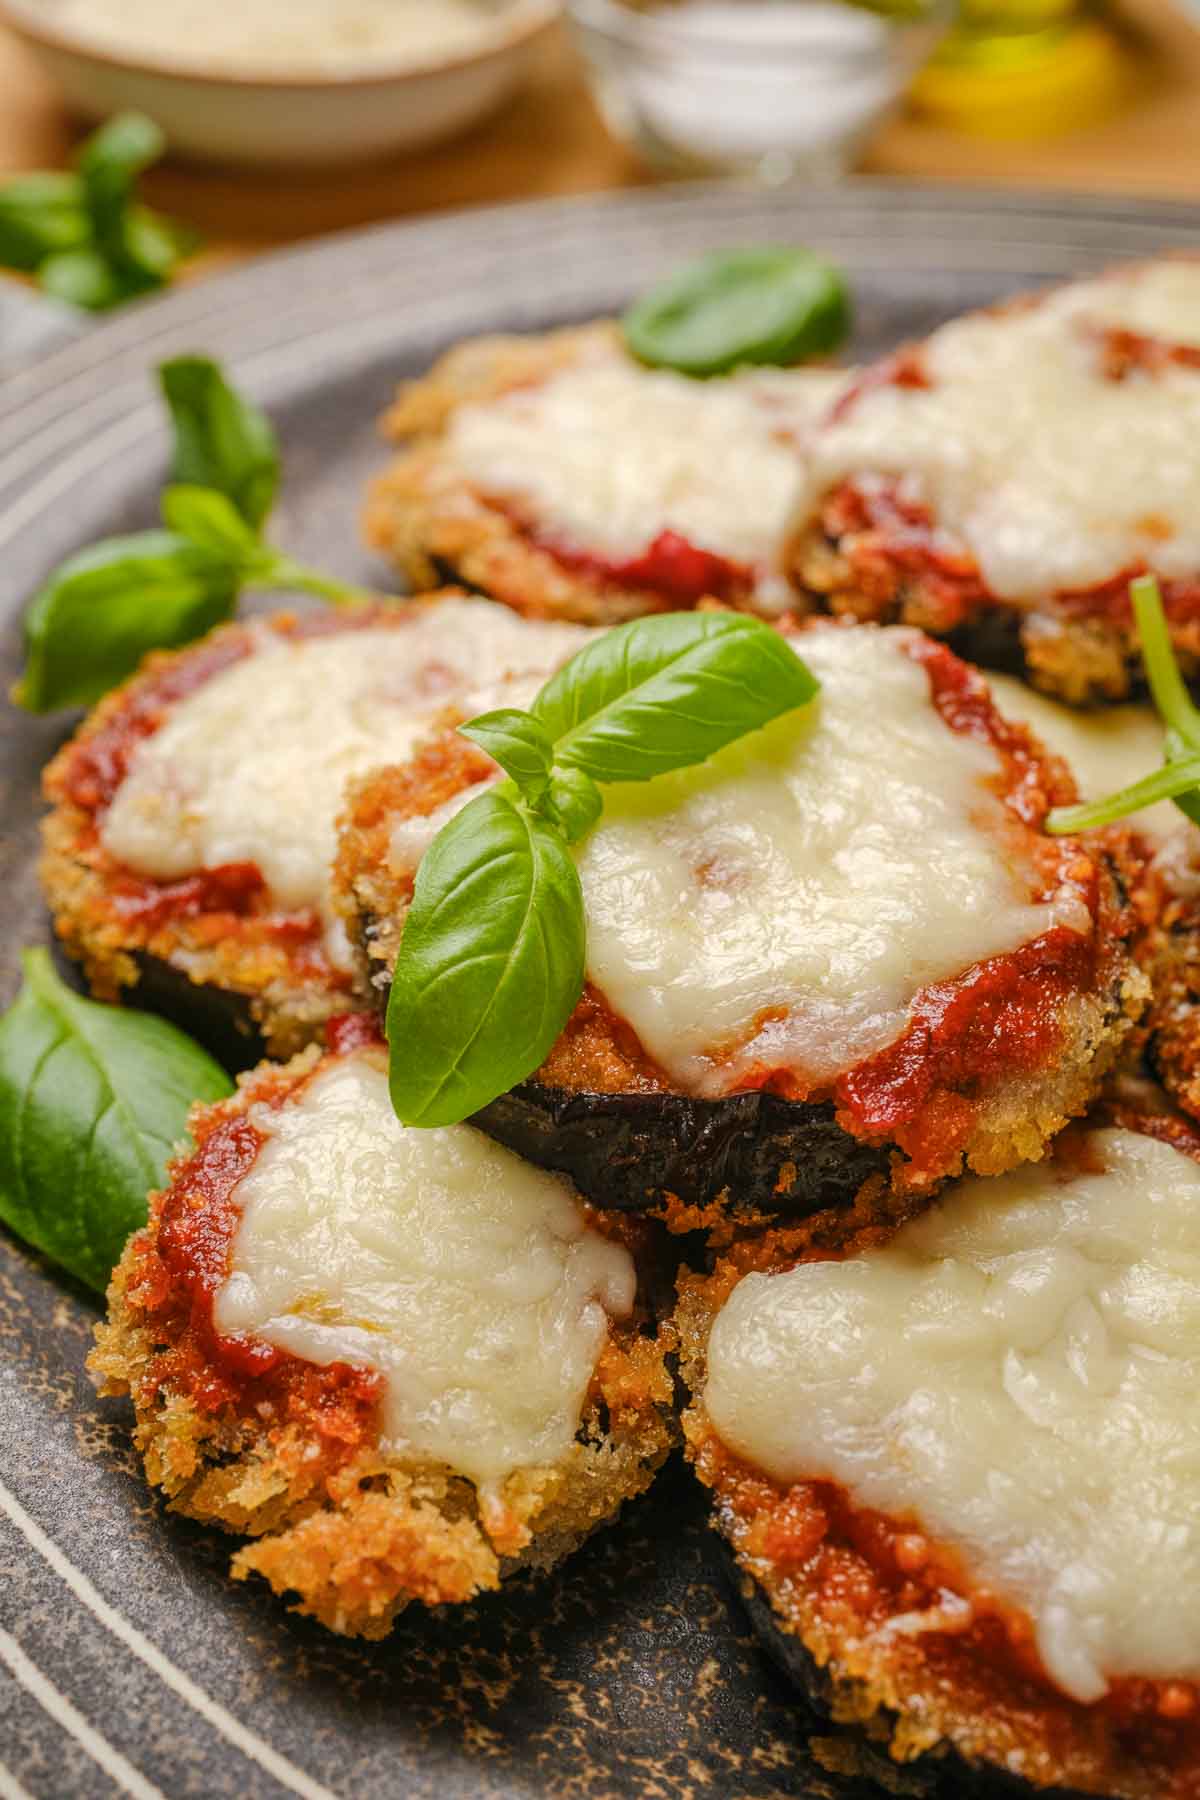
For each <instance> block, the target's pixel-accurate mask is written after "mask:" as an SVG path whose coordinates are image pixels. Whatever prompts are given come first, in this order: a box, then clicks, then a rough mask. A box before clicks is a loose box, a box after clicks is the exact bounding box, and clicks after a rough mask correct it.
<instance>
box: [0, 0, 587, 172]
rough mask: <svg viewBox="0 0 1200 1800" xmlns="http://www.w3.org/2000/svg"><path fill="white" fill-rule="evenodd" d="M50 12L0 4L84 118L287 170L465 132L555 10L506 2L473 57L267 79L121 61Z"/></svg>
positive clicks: (195, 151)
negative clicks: (150, 123)
mask: <svg viewBox="0 0 1200 1800" xmlns="http://www.w3.org/2000/svg"><path fill="white" fill-rule="evenodd" d="M169 3H170V0H164V4H168V5H169ZM214 3H215V4H225V3H226V0H214ZM229 3H232V4H234V5H236V3H237V0H229ZM55 11H56V8H55V6H54V0H0V18H2V19H3V20H4V21H5V23H6V24H8V25H9V26H10V27H11V28H12V30H13V31H14V32H16V34H17V35H18V36H19V37H21V38H22V39H23V40H24V41H25V43H27V44H28V45H29V47H30V49H31V50H33V51H34V53H35V54H36V55H37V56H38V57H39V58H40V60H41V61H42V63H43V64H44V65H45V67H46V68H47V69H48V70H49V71H50V73H51V75H52V76H53V77H54V78H55V80H56V81H57V82H58V84H59V86H60V87H61V88H62V90H63V93H64V94H65V95H66V98H67V100H68V102H69V103H70V105H71V106H72V107H73V108H74V109H75V111H76V112H79V113H81V114H82V115H83V116H84V117H85V118H89V119H103V118H108V117H110V116H111V115H112V114H113V113H116V112H123V111H126V110H133V111H135V112H144V113H148V114H149V116H150V117H151V118H152V119H154V120H155V121H156V122H157V123H158V125H160V126H161V128H162V129H163V131H164V132H165V133H166V135H167V138H168V140H169V142H170V144H171V146H172V148H173V149H175V150H178V151H180V152H182V153H183V154H184V155H186V156H194V157H200V158H203V159H204V160H205V161H209V162H213V161H215V162H226V163H229V162H232V163H255V164H259V165H273V166H276V167H291V168H297V167H302V166H309V167H314V166H318V165H319V166H321V167H328V166H329V165H330V164H333V163H351V162H361V161H365V160H367V159H368V158H370V157H374V156H385V155H389V154H393V153H395V152H398V151H403V150H415V149H418V148H420V147H421V146H423V145H426V144H432V143H436V142H437V141H438V140H440V139H442V138H448V137H452V136H453V135H454V134H455V132H458V131H462V130H464V129H465V128H466V127H467V126H468V125H471V124H473V123H474V122H475V121H476V120H478V119H480V118H482V117H483V116H484V114H485V113H487V112H489V111H491V110H492V109H493V108H494V107H496V106H498V105H499V104H500V102H501V101H502V100H503V99H505V98H506V96H507V95H508V94H509V93H510V92H511V91H512V89H513V88H514V87H515V86H516V84H517V82H518V80H519V79H520V77H521V75H522V74H523V73H524V70H525V67H526V64H527V61H528V57H529V52H530V50H531V49H532V47H533V45H534V44H535V42H536V41H537V40H538V39H539V38H541V37H542V36H543V34H544V33H545V32H546V31H547V30H548V29H549V27H550V26H551V25H552V24H553V22H554V20H555V19H556V17H557V16H558V14H559V12H560V11H561V6H560V4H559V0H509V3H508V4H507V5H506V6H505V7H504V8H503V9H502V13H501V20H500V22H499V24H498V27H497V30H496V32H495V34H489V37H488V39H487V41H486V42H485V43H484V44H482V45H481V47H480V48H479V49H478V50H477V51H473V52H470V53H461V52H460V53H458V54H456V55H454V56H448V57H446V58H445V59H444V60H442V61H424V62H422V63H420V64H415V63H412V62H409V63H405V64H395V63H392V64H391V65H390V66H384V65H383V64H382V63H380V64H365V65H362V66H355V67H354V68H352V69H347V70H339V71H337V72H336V73H330V74H325V73H321V74H313V73H312V72H311V71H308V70H305V71H304V72H303V73H301V72H297V73H295V74H288V73H286V72H282V73H279V74H275V73H271V74H269V75H268V74H258V73H255V74H240V73H236V72H234V71H233V70H231V69H230V68H229V67H228V66H226V65H224V64H221V65H216V64H212V65H209V64H205V65H203V66H201V65H200V63H199V62H198V61H197V62H196V63H194V64H193V65H191V66H184V65H183V64H182V63H180V64H175V63H173V62H171V61H169V60H168V59H167V58H165V57H164V58H162V59H158V60H153V61H152V60H151V59H150V58H148V57H145V56H126V55H125V54H123V53H121V52H117V51H115V50H113V49H111V48H110V47H109V46H108V45H107V44H106V45H104V46H103V47H100V46H97V45H95V44H92V43H90V42H89V41H88V40H87V38H86V36H85V34H83V33H82V32H80V31H78V30H77V29H75V28H71V29H69V30H68V29H67V28H66V26H65V25H64V24H63V23H62V22H61V21H57V20H56V19H55Z"/></svg>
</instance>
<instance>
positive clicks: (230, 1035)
mask: <svg viewBox="0 0 1200 1800" xmlns="http://www.w3.org/2000/svg"><path fill="white" fill-rule="evenodd" d="M133 961H134V964H135V965H136V968H137V972H138V979H137V985H136V987H134V988H132V989H130V990H129V1003H130V1004H131V1005H132V1006H137V1007H142V1008H144V1009H145V1011H146V1012H153V1013H161V1014H162V1015H163V1016H164V1017H165V1018H167V1019H169V1020H170V1021H171V1023H172V1024H173V1025H178V1026H179V1028H180V1030H182V1031H186V1032H189V1033H190V1034H191V1036H192V1037H194V1038H195V1039H196V1041H197V1042H198V1043H200V1044H203V1046H204V1048H205V1049H206V1050H207V1051H208V1053H209V1055H210V1056H215V1057H216V1059H217V1061H218V1062H219V1063H221V1064H222V1065H223V1066H224V1067H225V1068H226V1069H228V1070H229V1072H230V1074H232V1075H239V1074H241V1072H242V1071H243V1070H244V1069H252V1068H254V1067H255V1065H256V1064H257V1063H260V1062H261V1061H262V1059H263V1057H264V1056H265V1055H266V1054H267V1048H266V1039H265V1038H264V1036H263V1032H262V1028H261V1027H260V1025H259V1024H258V1022H257V1020H256V1019H255V1017H254V1013H253V1010H252V1008H251V1004H250V999H249V996H248V995H246V994H239V993H235V992H234V991H233V989H232V988H222V987H217V986H216V985H215V984H214V983H213V982H197V981H190V980H189V979H188V977H187V976H186V975H185V974H184V973H183V971H182V970H181V969H177V968H176V967H175V966H174V964H173V963H169V962H166V961H164V960H163V958H162V957H160V956H151V955H150V954H149V952H147V951H144V950H138V951H135V952H134V953H133Z"/></svg>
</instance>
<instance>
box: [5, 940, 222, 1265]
mask: <svg viewBox="0 0 1200 1800" xmlns="http://www.w3.org/2000/svg"><path fill="white" fill-rule="evenodd" d="M23 964H24V972H25V980H24V985H23V986H22V989H21V992H20V994H19V995H18V996H17V999H16V1001H15V1002H14V1003H13V1005H12V1007H11V1008H10V1010H9V1011H8V1012H7V1013H6V1014H5V1015H4V1017H3V1018H2V1019H0V1218H2V1219H3V1220H4V1223H5V1224H6V1225H8V1226H9V1227H10V1228H11V1229H12V1230H13V1231H15V1232H16V1233H17V1235H18V1236H19V1237H22V1238H24V1239H25V1240H26V1242H28V1243H30V1244H33V1245H34V1246H35V1247H36V1248H37V1249H39V1250H42V1251H44V1252H45V1254H46V1255H47V1256H50V1257H52V1258H53V1259H54V1261H55V1262H57V1263H61V1265H62V1266H63V1268H65V1269H68V1270H70V1272H71V1274H72V1275H75V1276H77V1277H78V1278H79V1280H80V1281H83V1282H86V1283H87V1284H88V1286H90V1287H93V1288H98V1289H101V1290H102V1289H103V1288H104V1286H105V1285H106V1283H107V1281H108V1277H109V1275H110V1273H111V1271H112V1268H113V1265H114V1264H115V1263H116V1261H117V1258H118V1257H119V1256H120V1254H121V1250H122V1248H123V1246H124V1243H125V1240H126V1238H127V1237H128V1236H129V1233H130V1232H131V1231H133V1230H135V1229H136V1228H137V1227H138V1226H139V1225H141V1224H144V1223H145V1219H146V1196H147V1194H148V1193H150V1192H151V1191H152V1190H153V1189H154V1188H157V1187H161V1186H162V1183H163V1180H164V1177H165V1173H166V1165H167V1160H168V1158H169V1157H170V1155H171V1153H172V1151H173V1150H174V1149H175V1148H176V1147H177V1146H178V1145H179V1144H180V1142H181V1140H183V1139H184V1137H185V1134H186V1127H187V1112H188V1107H189V1106H190V1105H191V1103H192V1102H193V1101H194V1100H204V1101H213V1100H220V1099H223V1098H224V1096H225V1095H227V1094H228V1093H230V1091H231V1083H230V1081H229V1078H228V1077H227V1076H226V1074H225V1072H224V1070H223V1069H220V1068H218V1066H217V1064H216V1063H215V1062H213V1060H212V1058H211V1057H209V1056H208V1055H207V1054H206V1053H205V1052H204V1051H203V1050H202V1049H201V1048H200V1046H199V1045H198V1044H195V1043H193V1041H192V1040H191V1038H188V1037H185V1036H184V1034H183V1033H182V1032H181V1031H177V1030H176V1029H175V1027H174V1026H173V1025H168V1024H167V1023H166V1022H165V1021H164V1020H162V1019H156V1018H152V1017H151V1016H150V1015H149V1014H146V1013H136V1012H129V1011H126V1010H125V1009H124V1008H122V1007H115V1006H97V1005H96V1004H95V1003H94V1002H93V1001H90V1000H84V999H81V997H80V996H79V995H78V994H76V993H74V992H73V991H72V989H70V988H68V987H65V986H64V985H63V983H62V982H61V981H60V980H59V979H58V977H57V975H56V974H55V972H54V969H53V967H52V966H51V963H50V958H49V957H48V955H47V954H46V952H45V951H44V950H29V951H27V952H26V953H25V956H24V958H23Z"/></svg>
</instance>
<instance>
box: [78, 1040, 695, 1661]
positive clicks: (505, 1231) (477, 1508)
mask: <svg viewBox="0 0 1200 1800" xmlns="http://www.w3.org/2000/svg"><path fill="white" fill-rule="evenodd" d="M331 1037H332V1040H333V1043H334V1045H335V1048H334V1049H333V1050H332V1051H331V1052H330V1053H328V1054H323V1053H322V1052H321V1050H320V1049H319V1047H318V1046H315V1045H313V1046H310V1048H309V1049H308V1050H307V1051H305V1052H304V1053H302V1055H301V1056H300V1057H298V1058H296V1059H295V1060H294V1061H293V1062H291V1063H290V1064H288V1065H287V1066H279V1065H272V1064H264V1065H262V1066H261V1067H260V1068H259V1069H257V1070H256V1071H255V1072H254V1073H252V1074H250V1075H248V1076H245V1077H244V1078H243V1080H242V1084H241V1088H240V1091H239V1092H238V1094H237V1095H236V1097H235V1098H234V1099H232V1100H230V1101H227V1102H224V1103H222V1104H220V1105H217V1106H212V1107H202V1108H197V1109H196V1111H195V1112H194V1114H193V1118H192V1132H193V1137H194V1140H195V1149H194V1150H193V1151H192V1152H191V1154H187V1155H183V1156H181V1157H180V1158H179V1160H177V1161H176V1162H175V1163H174V1164H173V1166H172V1169H171V1172H170V1185H169V1186H168V1187H167V1188H166V1189H165V1190H164V1191H163V1192H162V1193H160V1194H157V1195H155V1196H153V1197H152V1200H151V1206H150V1222H149V1224H148V1226H147V1227H146V1228H145V1229H144V1230H142V1231H140V1232H138V1233H136V1234H135V1235H134V1236H133V1237H132V1238H131V1239H130V1242H129V1245H128V1247H127V1249H126V1252H125V1255H124V1258H123V1260H122V1262H121V1263H120V1265H119V1267H118V1268H117V1271H116V1273H115V1275H114V1278H113V1282H112V1286H111V1288H110V1290H109V1307H108V1320H107V1323H106V1324H103V1325H101V1326H100V1327H98V1330H97V1347H96V1349H95V1350H94V1351H93V1353H92V1358H91V1368H92V1372H93V1374H94V1376H95V1378H96V1379H97V1381H98V1382H99V1384H100V1385H101V1387H102V1391H104V1392H105V1393H109V1394H129V1395H130V1396H131V1397H132V1400H133V1405H134V1410H135V1413H136V1418H137V1428H136V1442H137V1446H138V1448H139V1450H140V1452H141V1454H142V1456H143V1458H144V1460H145V1465H146V1472H147V1474H148V1476H149V1478H150V1480H151V1481H152V1482H153V1483H154V1484H155V1485H156V1486H158V1487H161V1488H162V1489H163V1491H164V1492H165V1494H166V1496H167V1498H168V1499H169V1501H170V1504H171V1505H172V1507H173V1508H174V1509H175V1510H177V1511H179V1512H183V1513H186V1514H188V1515H189V1516H190V1517H191V1518H195V1519H199V1520H201V1521H203V1522H205V1523H207V1524H217V1525H220V1526H223V1527H224V1528H225V1529H226V1530H229V1531H232V1532H236V1533H238V1534H239V1535H241V1536H244V1537H247V1538H249V1539H250V1540H251V1541H250V1542H249V1543H248V1544H247V1545H246V1546H245V1547H243V1548H242V1549H240V1550H239V1551H238V1552H237V1554H236V1555H235V1556H234V1559H233V1572H234V1574H235V1575H237V1576H238V1577H239V1578H245V1577H246V1576H248V1575H251V1574H258V1575H261V1576H263V1577H265V1579H266V1580H267V1581H268V1582H269V1583H270V1584H271V1586H272V1587H273V1588H274V1589H275V1591H276V1592H277V1593H280V1594H289V1595H293V1596H295V1602H296V1607H297V1610H299V1611H300V1612H304V1613H309V1614H311V1615H312V1616H313V1617H315V1618H317V1619H319V1620H320V1621H321V1622H322V1623H323V1624H325V1625H327V1626H328V1627H329V1628H330V1629H331V1630H333V1631H337V1632H341V1633H344V1634H347V1635H353V1636H363V1637H381V1636H383V1635H384V1634H385V1633H386V1632H387V1630H388V1628H389V1626H390V1624H391V1622H392V1620H393V1618H394V1617H395V1615H396V1613H397V1612H398V1611H400V1609H401V1608H402V1607H404V1606H405V1605H407V1604H408V1602H409V1601H411V1600H421V1601H423V1602H424V1603H425V1604H426V1605H429V1606H435V1605H440V1604H443V1603H455V1602H460V1601H465V1600H468V1599H470V1598H471V1597H472V1596H473V1595H475V1594H477V1593H479V1592H481V1591H484V1590H486V1589H490V1588H495V1587H496V1586H497V1585H498V1584H499V1582H500V1581H501V1580H502V1579H504V1578H506V1577H507V1576H508V1575H509V1574H511V1573H513V1572H514V1571H516V1570H518V1569H522V1568H527V1567H533V1568H547V1567H549V1566H551V1565H552V1564H553V1563H555V1562H557V1561H558V1560H559V1559H560V1558H561V1557H563V1556H565V1555H566V1554H567V1553H568V1552H569V1551H570V1550H571V1549H573V1548H574V1547H575V1546H576V1545H577V1544H578V1543H580V1542H581V1541H582V1539H583V1538H584V1537H586V1536H587V1534H588V1533H589V1532H591V1531H592V1530H593V1529H594V1528H595V1527H596V1526H598V1525H600V1524H601V1523H603V1522H604V1521H605V1520H606V1519H609V1518H611V1517H612V1516H613V1515H614V1514H615V1513H616V1511H617V1510H618V1508H619V1507H620V1506H621V1504H622V1503H623V1502H624V1501H625V1500H627V1499H629V1498H630V1497H631V1496H633V1495H635V1494H638V1493H640V1492H642V1490H643V1489H645V1488H646V1487H648V1486H649V1484H650V1482H651V1480H652V1479H653V1475H654V1471H655V1469H656V1468H657V1466H658V1465H659V1463H660V1462H661V1461H662V1460H663V1458H664V1456H665V1455H666V1453H667V1450H668V1448H669V1446H670V1444H671V1443H672V1441H673V1439H674V1437H675V1435H676V1431H675V1427H674V1424H673V1417H672V1413H671V1404H670V1403H671V1397H672V1386H671V1382H670V1379H669V1378H668V1375H667V1372H666V1369H665V1367H664V1364H663V1361H662V1355H661V1351H660V1347H659V1344H658V1342H657V1340H656V1339H655V1338H654V1337H653V1336H652V1335H650V1333H649V1331H648V1328H647V1320H646V1309H645V1306H644V1304H643V1302H642V1300H641V1298H640V1296H639V1291H638V1290H639V1281H638V1266H637V1258H638V1257H639V1256H640V1253H641V1250H642V1238H641V1237H639V1233H638V1229H637V1227H636V1224H635V1223H633V1222H630V1221H627V1220H622V1219H619V1218H618V1219H613V1218H610V1217H608V1216H606V1215H604V1214H602V1213H598V1212H594V1211H591V1210H589V1209H588V1208H586V1207H584V1206H583V1205H582V1204H581V1203H580V1202H579V1201H578V1200H577V1198H576V1197H575V1195H574V1194H573V1192H572V1191H571V1189H570V1187H569V1185H568V1184H567V1183H566V1182H565V1181H563V1180H562V1179H561V1178H560V1177H558V1176H553V1175H548V1174H547V1173H545V1172H544V1171H543V1170H540V1169H534V1168H532V1167H530V1166H529V1165H528V1164H525V1163H523V1162H521V1161H520V1159H519V1158H517V1157H515V1156H513V1155H512V1154H511V1152H509V1151H507V1150H504V1149H502V1148H501V1147H500V1146H498V1145H496V1144H494V1143H492V1142H491V1141H490V1140H489V1139H488V1138H486V1137H484V1136H483V1135H482V1133H480V1132H477V1131H474V1130H472V1129H471V1127H469V1126H465V1125H463V1126H456V1127H454V1128H452V1129H451V1130H448V1131H406V1130H405V1129H404V1128H403V1127H402V1126H401V1125H400V1124H399V1123H398V1122H397V1120H396V1117H395V1115H394V1113H393V1112H392V1108H391V1104H390V1101H389V1099H388V1088H387V1068H386V1057H385V1053H384V1051H383V1049H382V1047H381V1046H380V1044H379V1043H378V1040H377V1039H375V1038H374V1032H373V1028H372V1027H371V1026H370V1022H369V1021H368V1020H365V1019H364V1018H362V1017H361V1016H358V1017H352V1018H350V1019H349V1020H343V1021H341V1022H340V1029H335V1031H333V1032H332V1033H331ZM643 1235H644V1232H643Z"/></svg>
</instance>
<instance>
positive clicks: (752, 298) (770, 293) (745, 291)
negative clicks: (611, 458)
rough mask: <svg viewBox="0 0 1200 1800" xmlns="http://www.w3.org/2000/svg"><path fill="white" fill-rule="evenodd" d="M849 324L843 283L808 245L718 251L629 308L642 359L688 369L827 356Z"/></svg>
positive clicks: (633, 345)
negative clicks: (801, 247)
mask: <svg viewBox="0 0 1200 1800" xmlns="http://www.w3.org/2000/svg"><path fill="white" fill-rule="evenodd" d="M849 329H850V299H849V294H848V292H847V289H846V283H845V281H844V280H843V278H842V276H841V274H840V273H839V271H838V270H837V269H836V268H835V267H834V266H833V264H832V263H828V262H826V261H825V260H824V259H823V258H822V257H819V256H817V255H815V254H814V253H813V251H811V250H802V249H788V248H781V247H771V246H767V245H762V246H760V247H758V248H757V249H748V250H718V251H714V252H713V253H712V254H711V255H709V256H705V257H702V258H701V259H700V260H699V261H698V262H694V263H690V264H689V265H688V267H687V268H685V269H681V270H680V271H679V272H678V274H676V275H673V276H671V277H670V279H669V280H667V281H664V282H662V283H661V285H660V286H658V287H656V288H653V289H652V290H651V291H650V293H648V294H646V295H644V296H643V297H642V298H641V299H640V300H638V301H636V302H635V304H634V305H633V306H631V307H630V309H629V311H628V312H627V313H626V314H625V319H624V330H625V342H626V344H627V345H628V347H629V349H630V351H631V352H632V354H633V355H634V356H636V357H637V358H638V359H639V360H640V361H641V362H644V363H650V364H651V365H653V366H656V367H661V368H666V369H678V370H679V371H680V372H681V373H682V374H684V375H720V374H722V373H724V372H725V371H726V370H728V369H734V368H737V367H738V366H739V364H743V363H776V364H780V365H785V366H786V365H787V364H789V363H795V362H801V361H803V359H804V358H806V357H811V356H827V355H829V353H830V352H831V351H833V350H836V349H837V348H838V346H839V345H840V344H841V343H842V342H843V340H844V339H845V337H846V335H847V333H848V332H849Z"/></svg>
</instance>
